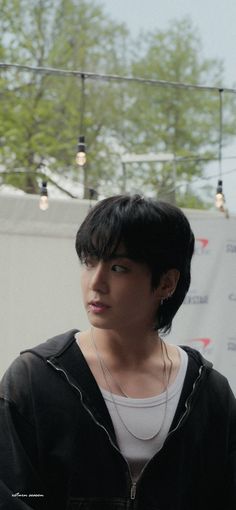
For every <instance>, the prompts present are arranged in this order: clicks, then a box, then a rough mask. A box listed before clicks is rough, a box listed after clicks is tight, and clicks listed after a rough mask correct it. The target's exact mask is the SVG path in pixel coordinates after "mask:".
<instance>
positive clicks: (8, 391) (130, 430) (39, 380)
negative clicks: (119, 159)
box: [0, 195, 236, 510]
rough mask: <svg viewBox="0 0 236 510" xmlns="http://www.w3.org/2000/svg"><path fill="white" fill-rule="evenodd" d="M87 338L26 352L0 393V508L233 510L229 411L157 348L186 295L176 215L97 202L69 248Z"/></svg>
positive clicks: (186, 353)
mask: <svg viewBox="0 0 236 510" xmlns="http://www.w3.org/2000/svg"><path fill="white" fill-rule="evenodd" d="M76 250H77V253H78V256H79V259H80V261H81V263H82V277H81V284H82V290H83V299H84V305H85V308H86V310H87V314H88V318H89V322H90V324H91V328H89V330H87V331H78V330H73V331H69V332H68V333H65V334H62V335H60V336H58V337H54V338H52V339H50V340H48V341H47V342H45V343H43V344H41V345H39V346H37V347H34V348H32V349H30V350H27V351H25V352H23V353H21V355H20V356H19V358H17V359H16V360H15V362H14V363H13V364H12V365H11V367H10V368H9V369H8V371H7V372H6V374H5V376H4V378H3V380H2V383H1V390H0V397H1V425H0V453H1V458H0V494H1V496H0V498H1V499H0V508H1V509H3V510H5V509H9V510H10V509H12V510H14V509H17V508H18V509H22V510H23V509H25V510H26V509H27V508H35V509H44V508H45V509H46V508H50V510H52V509H54V508H55V509H57V510H70V509H71V510H72V509H73V510H78V509H83V510H90V509H91V510H129V509H136V510H157V509H160V510H213V509H214V510H233V509H234V510H235V508H236V402H235V398H234V396H233V394H232V391H231V389H230V388H229V385H228V382H227V380H226V379H225V377H223V376H222V375H220V374H219V373H218V372H217V371H215V370H214V369H213V367H212V364H211V363H209V362H208V361H206V360H205V359H204V358H203V357H202V356H201V355H200V354H199V353H198V352H197V351H195V350H193V349H190V348H189V347H178V346H174V345H170V344H167V343H166V342H164V341H163V339H162V335H163V334H164V333H166V332H167V331H169V330H170V328H171V324H172V319H173V317H174V315H175V314H176V312H177V310H178V308H179V307H180V305H181V303H182V302H183V299H184V297H185V295H186V293H187V291H188V288H189V285H190V265H191V258H192V254H193V250H194V236H193V233H192V231H191V228H190V225H189V222H188V220H187V219H186V217H185V216H184V214H183V213H182V212H181V211H180V210H179V209H178V208H176V207H173V206H171V205H168V204H167V203H164V202H157V201H152V200H146V199H144V198H142V197H140V196H138V195H135V196H131V197H130V196H125V195H121V196H115V197H111V198H108V199H105V200H103V201H101V202H99V203H98V204H97V205H96V206H95V207H94V208H93V209H92V210H91V211H90V212H89V214H88V216H87V217H86V219H85V220H84V222H83V223H82V225H81V227H80V228H79V231H78V234H77V237H76Z"/></svg>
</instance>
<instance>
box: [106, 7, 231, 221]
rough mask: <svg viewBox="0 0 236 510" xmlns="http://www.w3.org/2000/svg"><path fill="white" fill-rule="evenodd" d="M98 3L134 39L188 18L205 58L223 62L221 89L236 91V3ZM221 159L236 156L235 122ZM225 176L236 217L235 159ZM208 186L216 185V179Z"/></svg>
mask: <svg viewBox="0 0 236 510" xmlns="http://www.w3.org/2000/svg"><path fill="white" fill-rule="evenodd" d="M97 3H99V4H101V5H103V7H104V9H105V12H106V13H107V14H108V15H110V17H111V18H113V20H115V21H120V22H124V23H126V25H127V27H128V28H129V31H130V33H131V35H133V36H134V37H136V36H137V35H138V34H139V33H140V31H141V30H144V31H145V32H146V31H154V30H158V29H160V30H165V29H167V28H168V27H169V25H170V23H171V22H174V20H176V19H177V20H179V19H182V18H184V17H186V16H188V17H189V18H190V19H191V21H192V23H193V26H194V27H195V29H196V31H197V34H198V35H199V37H200V40H201V42H202V48H201V53H202V55H203V57H204V58H217V59H221V60H222V61H223V63H224V79H223V82H222V88H235V89H236V0H224V1H222V0H98V1H97ZM159 79H161V76H160V77H159ZM205 85H212V86H214V85H215V84H214V83H206V84H205ZM222 156H223V157H229V156H236V121H235V142H233V143H232V145H231V146H230V147H227V148H226V149H223V153H222ZM218 168H219V167H218V164H217V163H214V164H212V165H211V167H210V170H209V172H210V175H215V174H216V173H217V172H218ZM234 169H235V172H234ZM222 173H223V190H224V194H225V199H226V205H227V207H228V209H229V212H231V213H232V214H236V159H235V160H234V159H232V160H225V161H223V166H222ZM224 173H225V175H224ZM202 184H203V183H202ZM209 184H212V185H213V186H215V185H216V184H217V177H214V178H212V179H211V180H210V181H209Z"/></svg>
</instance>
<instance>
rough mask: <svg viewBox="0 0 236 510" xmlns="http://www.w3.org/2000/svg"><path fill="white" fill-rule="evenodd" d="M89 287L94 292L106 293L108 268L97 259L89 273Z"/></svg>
mask: <svg viewBox="0 0 236 510" xmlns="http://www.w3.org/2000/svg"><path fill="white" fill-rule="evenodd" d="M90 288H91V290H93V291H95V292H100V293H102V294H106V293H107V292H108V288H109V284H108V270H107V267H106V264H105V262H103V261H99V262H98V263H97V264H96V266H94V268H93V270H92V274H91V280H90Z"/></svg>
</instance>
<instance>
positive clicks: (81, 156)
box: [75, 136, 86, 166]
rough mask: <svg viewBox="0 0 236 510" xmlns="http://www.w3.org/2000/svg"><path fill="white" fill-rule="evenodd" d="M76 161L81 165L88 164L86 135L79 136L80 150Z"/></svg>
mask: <svg viewBox="0 0 236 510" xmlns="http://www.w3.org/2000/svg"><path fill="white" fill-rule="evenodd" d="M75 161H76V163H77V165H79V166H84V165H85V164H86V147H85V138H84V136H79V141H78V151H77V154H76V159H75Z"/></svg>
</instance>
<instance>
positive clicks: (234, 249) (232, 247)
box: [225, 239, 236, 255]
mask: <svg viewBox="0 0 236 510" xmlns="http://www.w3.org/2000/svg"><path fill="white" fill-rule="evenodd" d="M225 250H226V253H234V254H235V255H236V239H233V240H232V239H229V240H228V241H227V242H226V247H225Z"/></svg>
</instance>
